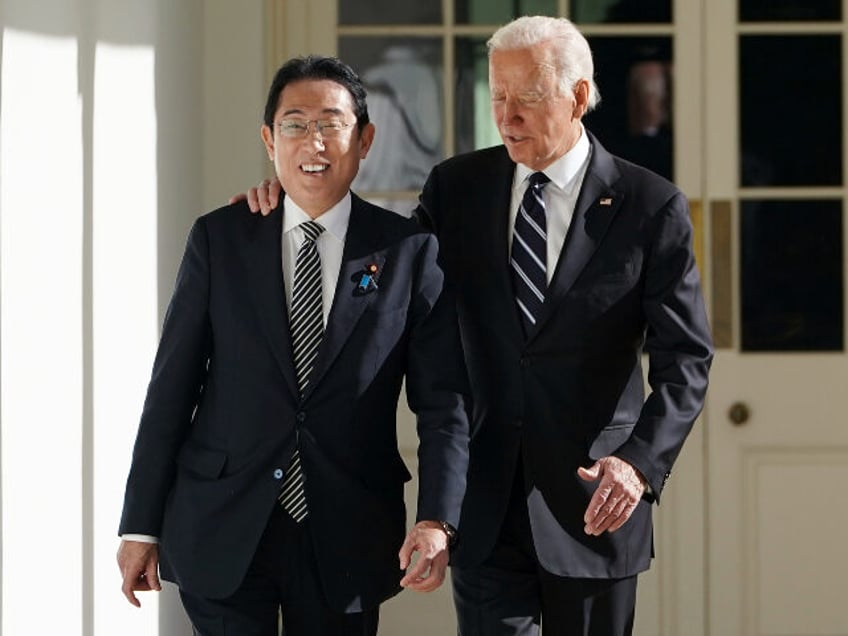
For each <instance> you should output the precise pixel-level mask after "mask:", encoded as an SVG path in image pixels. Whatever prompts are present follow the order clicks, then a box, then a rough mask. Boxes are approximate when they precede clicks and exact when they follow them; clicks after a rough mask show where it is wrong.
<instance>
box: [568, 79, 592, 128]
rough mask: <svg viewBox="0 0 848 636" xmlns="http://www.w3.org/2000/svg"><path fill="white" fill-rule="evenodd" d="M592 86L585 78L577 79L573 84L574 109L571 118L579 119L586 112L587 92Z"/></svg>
mask: <svg viewBox="0 0 848 636" xmlns="http://www.w3.org/2000/svg"><path fill="white" fill-rule="evenodd" d="M591 90H592V87H591V86H590V84H589V80H587V79H579V80H577V83H576V84H575V85H574V111H573V112H572V118H573V119H581V118H582V117H583V115H585V114H586V109H587V108H588V106H589V92H590V91H591Z"/></svg>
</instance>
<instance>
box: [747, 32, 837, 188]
mask: <svg viewBox="0 0 848 636" xmlns="http://www.w3.org/2000/svg"><path fill="white" fill-rule="evenodd" d="M841 56H842V45H841V41H840V37H839V36H837V35H817V36H812V35H809V36H808V35H801V36H797V35H786V36H773V35H745V36H742V37H741V38H740V43H739V77H740V80H739V108H740V122H739V124H740V135H739V138H740V141H741V144H742V147H741V149H740V152H741V156H740V162H739V166H740V172H741V174H740V181H741V183H742V185H743V186H766V185H774V186H801V185H819V186H824V185H841V183H842V106H841V104H842V99H841V96H842V61H841Z"/></svg>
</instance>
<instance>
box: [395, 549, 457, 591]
mask: <svg viewBox="0 0 848 636" xmlns="http://www.w3.org/2000/svg"><path fill="white" fill-rule="evenodd" d="M425 560H426V559H420V560H419V561H418V564H416V565H420V564H421V562H422V561H425ZM427 566H428V568H429V569H428V570H426V571H422V573H421V574H420V575H418V576H416V577H415V578H411V574H412V573H411V572H410V573H408V574H407V576H405V577H404V579H407V578H410V579H411V580H410V581H408V582H407V584H406V585H404V582H403V580H402V581H401V585H402V586H403V587H405V588H407V589H410V590H414V591H416V592H433V591H434V590H437V589H438V588H439V587H440V586H441V585H442V583H444V581H445V572H446V571H447V567H448V553H447V551H443V552H440V553H439V554H438V555H437V556H435V557H434V558H433V559H430V560H429V563H428V564H427Z"/></svg>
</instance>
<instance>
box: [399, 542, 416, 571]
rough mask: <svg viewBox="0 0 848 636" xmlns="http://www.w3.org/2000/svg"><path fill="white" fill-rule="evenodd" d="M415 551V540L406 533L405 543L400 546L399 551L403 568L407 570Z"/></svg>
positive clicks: (401, 567)
mask: <svg viewBox="0 0 848 636" xmlns="http://www.w3.org/2000/svg"><path fill="white" fill-rule="evenodd" d="M414 551H415V542H414V541H413V539H412V536H411V535H406V539H404V541H403V545H402V546H400V551H399V552H398V560H399V561H400V569H401V570H405V569H406V568H408V567H409V564H410V563H411V562H412V553H413V552H414Z"/></svg>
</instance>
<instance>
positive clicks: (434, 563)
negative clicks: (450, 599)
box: [398, 521, 448, 592]
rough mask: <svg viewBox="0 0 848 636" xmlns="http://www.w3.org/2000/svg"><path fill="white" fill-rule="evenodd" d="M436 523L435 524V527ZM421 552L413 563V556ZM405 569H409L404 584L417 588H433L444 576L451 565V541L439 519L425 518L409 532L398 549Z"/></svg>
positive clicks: (402, 582) (401, 563) (437, 585)
mask: <svg viewBox="0 0 848 636" xmlns="http://www.w3.org/2000/svg"><path fill="white" fill-rule="evenodd" d="M434 524H435V526H436V527H433V525H434ZM416 553H417V554H418V560H417V561H416V562H415V563H414V564H413V563H412V560H413V559H412V557H413V555H414V554H416ZM398 559H399V561H400V567H401V569H402V570H407V568H409V569H408V570H407V572H406V574H405V575H404V576H403V578H402V579H401V581H400V584H401V587H405V588H409V589H411V590H415V591H417V592H431V591H433V590H435V589H436V588H438V587H439V586H440V585H441V584H442V582H443V581H444V580H445V569H446V568H447V565H448V544H447V536H446V535H445V532H444V530H442V529H441V527H440V526H439V525H438V523H436V522H430V521H422V522H419V523H418V524H416V525H415V526H414V527H413V528H412V529H411V530H410V531H409V533H408V534H407V535H406V539H405V540H404V542H403V545H402V546H401V548H400V551H399V552H398Z"/></svg>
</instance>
